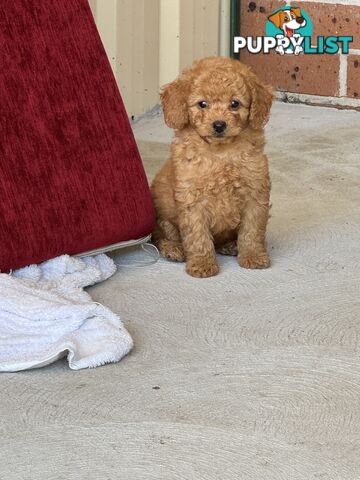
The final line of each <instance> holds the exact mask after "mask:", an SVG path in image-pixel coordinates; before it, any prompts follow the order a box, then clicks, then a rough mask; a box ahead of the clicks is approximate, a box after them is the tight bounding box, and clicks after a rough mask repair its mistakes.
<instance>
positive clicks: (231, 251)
mask: <svg viewBox="0 0 360 480" xmlns="http://www.w3.org/2000/svg"><path fill="white" fill-rule="evenodd" d="M216 251H217V252H219V253H220V254H221V255H232V256H236V255H237V253H238V249H237V244H236V241H235V240H234V241H233V242H228V243H224V245H221V247H219V248H217V249H216Z"/></svg>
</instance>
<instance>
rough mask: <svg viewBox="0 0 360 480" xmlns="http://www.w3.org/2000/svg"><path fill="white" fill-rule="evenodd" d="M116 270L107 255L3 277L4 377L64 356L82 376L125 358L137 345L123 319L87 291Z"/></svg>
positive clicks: (61, 260) (0, 352) (0, 346)
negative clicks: (98, 367) (88, 371)
mask: <svg viewBox="0 0 360 480" xmlns="http://www.w3.org/2000/svg"><path fill="white" fill-rule="evenodd" d="M115 270H116V266H115V264H114V262H113V261H112V259H110V258H109V257H108V256H106V255H104V254H102V255H97V256H95V257H85V258H82V259H80V258H74V257H69V256H68V255H62V256H60V257H57V258H54V259H52V260H48V261H47V262H44V263H42V264H40V265H31V266H30V267H25V268H22V269H20V270H16V271H15V272H13V273H12V274H11V275H8V274H0V371H3V372H15V371H18V370H25V369H28V368H34V367H41V366H44V365H48V364H49V363H52V362H54V361H55V360H57V359H58V358H60V357H63V356H65V355H67V358H68V361H69V366H70V368H72V369H74V370H78V369H81V368H87V367H96V366H98V365H103V364H105V363H109V362H117V361H119V360H120V359H121V358H122V357H123V356H124V355H126V354H127V353H128V352H129V351H130V350H131V348H132V345H133V342H132V339H131V337H130V335H129V333H128V332H127V331H126V330H125V328H124V327H123V325H122V322H121V320H120V318H119V317H118V316H117V315H115V314H114V313H113V312H111V311H110V310H109V309H108V308H106V307H104V306H103V305H100V304H99V303H95V302H92V300H91V297H90V295H89V294H88V293H86V292H85V291H84V290H83V288H84V287H86V286H89V285H93V284H94V283H97V282H101V281H102V280H105V279H107V278H109V277H110V276H111V275H113V273H114V272H115Z"/></svg>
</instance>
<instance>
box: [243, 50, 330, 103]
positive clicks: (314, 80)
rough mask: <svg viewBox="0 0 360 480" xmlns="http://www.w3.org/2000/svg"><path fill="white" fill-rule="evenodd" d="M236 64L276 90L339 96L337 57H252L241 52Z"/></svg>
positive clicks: (259, 55) (276, 55) (274, 54)
mask: <svg viewBox="0 0 360 480" xmlns="http://www.w3.org/2000/svg"><path fill="white" fill-rule="evenodd" d="M240 60H241V61H242V62H244V63H246V64H247V65H250V66H251V67H252V68H253V70H254V72H255V73H257V74H258V75H259V77H260V78H261V79H262V80H263V81H264V82H266V83H269V84H270V85H272V86H274V87H275V88H276V89H277V90H283V91H287V92H295V93H308V94H312V95H324V96H331V97H333V96H338V95H339V56H338V55H299V56H293V55H291V56H286V55H284V56H280V55H278V54H276V53H274V52H272V53H270V54H269V55H264V54H258V55H253V54H250V53H248V52H247V51H246V52H245V51H242V52H241V55H240Z"/></svg>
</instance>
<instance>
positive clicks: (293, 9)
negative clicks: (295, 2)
mask: <svg viewBox="0 0 360 480" xmlns="http://www.w3.org/2000/svg"><path fill="white" fill-rule="evenodd" d="M291 12H294V13H295V15H296V16H297V17H302V15H301V10H300V8H298V7H295V8H294V7H293V8H292V9H291Z"/></svg>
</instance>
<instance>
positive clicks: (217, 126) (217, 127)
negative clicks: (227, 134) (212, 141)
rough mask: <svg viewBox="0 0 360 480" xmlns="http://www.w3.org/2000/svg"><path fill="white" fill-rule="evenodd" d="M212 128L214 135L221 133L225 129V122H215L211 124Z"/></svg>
mask: <svg viewBox="0 0 360 480" xmlns="http://www.w3.org/2000/svg"><path fill="white" fill-rule="evenodd" d="M213 128H214V130H215V132H216V133H223V131H224V130H225V128H226V122H223V121H222V120H216V121H215V122H214V123H213Z"/></svg>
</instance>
